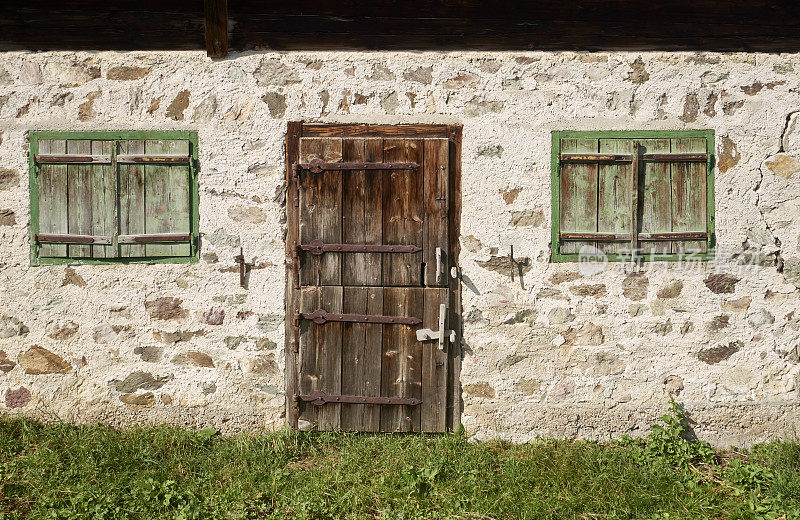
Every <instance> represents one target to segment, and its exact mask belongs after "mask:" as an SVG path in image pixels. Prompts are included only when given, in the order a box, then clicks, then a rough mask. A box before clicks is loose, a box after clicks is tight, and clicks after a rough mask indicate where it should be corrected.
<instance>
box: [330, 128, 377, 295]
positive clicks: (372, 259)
mask: <svg viewBox="0 0 800 520" xmlns="http://www.w3.org/2000/svg"><path fill="white" fill-rule="evenodd" d="M342 156H343V159H342V160H344V161H358V162H380V161H382V160H383V141H382V140H381V139H345V140H343V143H342ZM383 175H385V172H375V171H352V172H346V173H344V174H343V177H342V184H343V186H342V240H343V241H344V243H345V244H380V243H382V240H383V237H382V230H381V213H382V208H381V189H382V185H383V183H382V176H383ZM341 257H342V284H343V285H380V284H381V257H382V255H381V254H380V253H349V254H342V255H341Z"/></svg>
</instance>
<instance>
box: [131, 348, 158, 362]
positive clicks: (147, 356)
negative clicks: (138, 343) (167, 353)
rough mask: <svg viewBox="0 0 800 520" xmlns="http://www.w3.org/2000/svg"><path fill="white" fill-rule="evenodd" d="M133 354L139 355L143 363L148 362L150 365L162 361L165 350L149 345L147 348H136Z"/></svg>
mask: <svg viewBox="0 0 800 520" xmlns="http://www.w3.org/2000/svg"><path fill="white" fill-rule="evenodd" d="M133 353H134V354H137V355H139V356H140V357H141V359H142V361H147V362H148V363H157V362H159V361H161V357H162V356H163V354H164V349H162V348H161V347H156V346H154V345H148V346H146V347H136V348H135V349H133Z"/></svg>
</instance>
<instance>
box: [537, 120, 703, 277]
mask: <svg viewBox="0 0 800 520" xmlns="http://www.w3.org/2000/svg"><path fill="white" fill-rule="evenodd" d="M693 137H694V138H704V139H705V140H706V153H707V154H708V159H707V161H706V232H707V233H708V239H707V241H706V250H707V251H706V252H705V253H690V254H683V255H682V254H680V253H666V254H651V255H638V256H636V258H635V259H633V258H631V256H630V255H616V254H609V255H606V258H607V259H608V261H610V262H630V261H633V260H635V261H644V262H676V261H679V260H685V261H702V262H708V261H712V260H714V258H715V255H716V235H715V226H714V223H715V218H714V208H715V205H714V166H715V161H714V150H715V141H714V139H715V134H714V130H553V132H552V142H551V148H550V151H551V155H550V186H551V210H552V211H551V237H550V258H551V262H554V263H559V262H577V261H579V260H580V256H581V255H580V254H579V253H560V252H559V251H560V250H561V243H560V241H559V230H560V229H561V177H560V175H561V161H560V159H559V154H560V151H561V150H560V149H561V140H562V139H680V138H693Z"/></svg>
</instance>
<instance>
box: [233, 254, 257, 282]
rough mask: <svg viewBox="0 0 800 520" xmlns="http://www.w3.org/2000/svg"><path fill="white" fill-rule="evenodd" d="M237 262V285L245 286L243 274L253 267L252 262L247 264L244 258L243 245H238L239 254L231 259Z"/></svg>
mask: <svg viewBox="0 0 800 520" xmlns="http://www.w3.org/2000/svg"><path fill="white" fill-rule="evenodd" d="M233 260H234V261H235V262H236V263H237V264H239V285H241V286H242V287H245V286H246V285H247V284H246V283H245V276H246V275H247V273H249V272H250V270H251V269H252V268H253V265H254V264H249V263H247V262H246V261H245V259H244V247H241V246H240V247H239V254H238V255H236V257H235V258H234V259H233Z"/></svg>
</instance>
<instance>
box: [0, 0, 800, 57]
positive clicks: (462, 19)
mask: <svg viewBox="0 0 800 520" xmlns="http://www.w3.org/2000/svg"><path fill="white" fill-rule="evenodd" d="M228 48H230V49H232V50H236V51H243V50H250V49H273V50H326V49H364V50H378V49H379V50H487V51H489V50H519V51H522V50H546V51H559V50H573V51H614V50H656V51H750V52H752V51H760V52H800V2H797V1H796V0H726V1H719V0H672V1H671V2H652V1H645V0H575V1H574V2H571V3H564V2H563V0H538V1H529V2H516V1H513V2H512V1H507V2H503V1H501V2H496V1H494V2H490V1H488V0H430V1H429V2H424V3H420V2H400V1H397V0H350V1H347V2H331V1H329V0H325V1H323V0H294V1H291V2H264V1H260V0H237V1H236V2H231V3H230V4H228V3H227V0H203V2H202V3H201V2H200V0H160V1H159V0H114V1H108V0H104V1H100V0H73V1H71V2H63V1H61V0H58V1H56V0H39V1H36V2H23V3H20V2H11V1H7V2H0V50H14V49H27V50H60V49H61V50H185V49H197V50H199V49H206V51H207V52H208V55H209V56H212V57H222V56H224V55H225V54H226V52H227V49H228Z"/></svg>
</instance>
